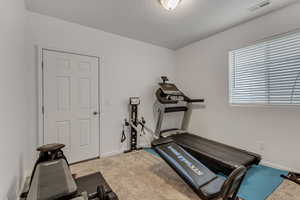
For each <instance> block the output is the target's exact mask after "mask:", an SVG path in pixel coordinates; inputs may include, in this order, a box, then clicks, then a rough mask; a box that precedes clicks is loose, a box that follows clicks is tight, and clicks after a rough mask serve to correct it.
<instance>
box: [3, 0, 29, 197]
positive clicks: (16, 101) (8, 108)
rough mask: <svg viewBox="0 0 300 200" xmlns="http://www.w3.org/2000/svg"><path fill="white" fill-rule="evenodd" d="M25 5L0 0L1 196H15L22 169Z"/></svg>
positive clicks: (26, 132)
mask: <svg viewBox="0 0 300 200" xmlns="http://www.w3.org/2000/svg"><path fill="white" fill-rule="evenodd" d="M25 16H26V15H25V6H24V1H22V0H1V1H0V24H1V28H0V44H1V45H0V70H1V71H0V95H1V96H0V136H1V139H0V158H1V164H0V177H1V178H0V199H1V200H2V199H9V200H15V199H17V194H16V192H17V191H18V189H19V187H20V185H21V182H22V177H23V173H24V169H25V166H24V165H25V162H24V160H25V159H26V157H25V156H26V149H25V146H26V140H25V137H26V135H28V129H27V119H26V118H27V109H26V108H27V106H26V105H27V103H28V101H27V95H26V90H25V88H26V75H25V74H26V73H25V70H26V68H25V67H26V66H25V58H24V50H25V45H24V33H25V32H24V26H25Z"/></svg>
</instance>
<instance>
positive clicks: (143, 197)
mask: <svg viewBox="0 0 300 200" xmlns="http://www.w3.org/2000/svg"><path fill="white" fill-rule="evenodd" d="M71 170H72V173H75V174H76V175H77V176H83V175H87V174H90V173H93V172H97V171H100V172H101V173H102V174H103V175H104V177H105V179H106V180H107V182H108V183H109V184H110V186H111V187H112V189H113V190H114V191H115V192H116V193H117V194H118V196H119V199H120V200H199V197H198V196H197V195H196V194H195V193H194V192H193V191H192V190H191V189H190V188H189V187H188V186H187V185H186V184H185V183H184V182H183V181H182V180H181V178H180V177H179V176H178V175H177V174H176V173H175V172H174V171H173V170H172V169H170V167H169V166H168V165H167V164H166V163H165V162H164V161H162V160H161V159H160V158H157V157H155V156H152V155H151V154H149V153H146V152H144V151H140V152H134V153H129V154H121V155H117V156H112V157H107V158H102V159H97V160H92V161H88V162H83V163H79V164H76V165H72V166H71ZM268 200H300V186H298V185H296V184H294V183H290V182H287V181H285V182H284V183H283V184H282V185H281V186H280V187H279V188H278V190H276V191H275V192H274V193H273V194H272V195H271V196H270V197H269V198H268Z"/></svg>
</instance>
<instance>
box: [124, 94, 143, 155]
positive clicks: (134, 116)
mask: <svg viewBox="0 0 300 200" xmlns="http://www.w3.org/2000/svg"><path fill="white" fill-rule="evenodd" d="M139 105H140V98H139V97H130V98H129V112H130V116H129V120H130V122H131V123H132V124H133V125H134V126H136V127H137V126H138V125H139V120H138V106H139ZM137 139H138V133H137V130H136V129H135V128H133V127H131V126H130V149H129V150H127V151H125V152H124V153H129V152H132V151H138V150H141V149H143V148H137Z"/></svg>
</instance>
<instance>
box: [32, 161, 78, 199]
mask: <svg viewBox="0 0 300 200" xmlns="http://www.w3.org/2000/svg"><path fill="white" fill-rule="evenodd" d="M76 192H77V186H76V183H75V181H74V179H73V177H72V174H71V172H70V169H69V166H68V164H67V163H66V161H65V160H64V159H59V160H54V161H48V162H43V163H40V164H38V165H37V168H36V171H35V173H34V177H33V180H32V184H31V187H30V190H29V193H28V197H27V200H46V199H47V200H48V199H58V198H61V197H65V196H71V195H74V194H76Z"/></svg>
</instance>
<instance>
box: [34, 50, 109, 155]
mask: <svg viewBox="0 0 300 200" xmlns="http://www.w3.org/2000/svg"><path fill="white" fill-rule="evenodd" d="M35 50H36V54H37V59H36V66H37V83H38V88H37V89H38V110H37V111H38V127H37V130H38V133H37V136H38V138H37V146H41V145H43V144H44V71H43V67H44V66H43V52H44V51H54V52H59V53H66V54H74V55H79V56H88V57H94V58H97V59H98V90H99V91H98V106H99V147H98V149H99V150H98V156H99V157H100V155H101V140H102V137H101V136H102V134H101V133H102V118H103V114H104V113H103V106H102V102H103V93H102V91H103V80H104V79H103V69H102V65H101V64H100V63H101V59H100V56H94V55H93V54H92V53H82V52H81V51H76V50H75V51H74V50H66V49H61V48H53V47H47V46H40V45H35Z"/></svg>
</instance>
